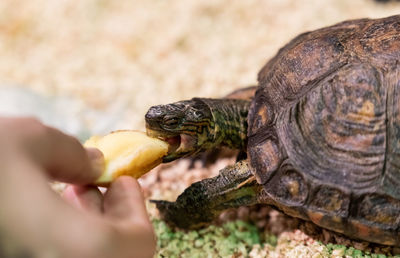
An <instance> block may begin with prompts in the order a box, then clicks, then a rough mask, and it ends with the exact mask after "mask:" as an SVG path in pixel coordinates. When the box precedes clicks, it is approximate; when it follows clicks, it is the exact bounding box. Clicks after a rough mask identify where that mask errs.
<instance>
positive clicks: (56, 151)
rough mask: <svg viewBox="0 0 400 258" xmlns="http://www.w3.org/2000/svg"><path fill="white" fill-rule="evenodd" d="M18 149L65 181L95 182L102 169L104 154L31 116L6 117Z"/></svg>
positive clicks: (48, 171) (49, 173)
mask: <svg viewBox="0 0 400 258" xmlns="http://www.w3.org/2000/svg"><path fill="white" fill-rule="evenodd" d="M8 123H11V124H12V125H11V126H9V127H11V128H9V130H13V128H14V131H15V133H14V134H16V138H18V139H19V143H20V145H21V149H22V150H23V151H25V152H28V155H29V157H30V158H32V159H33V161H34V162H35V163H36V164H38V165H40V166H41V167H43V168H45V169H44V171H45V172H47V174H48V175H49V176H50V177H52V178H54V179H56V180H60V181H63V182H67V183H74V184H88V183H92V182H94V181H95V180H96V179H97V178H99V176H100V175H101V173H102V171H103V166H104V158H103V156H102V153H101V152H100V151H99V150H96V149H90V150H85V148H84V147H83V146H82V145H81V144H80V142H79V141H78V140H77V139H76V138H74V137H72V136H69V135H66V134H64V133H63V132H61V131H59V130H57V129H55V128H52V127H48V126H46V125H43V124H42V123H40V122H39V121H37V120H35V119H31V118H22V119H21V118H19V119H12V120H11V121H8Z"/></svg>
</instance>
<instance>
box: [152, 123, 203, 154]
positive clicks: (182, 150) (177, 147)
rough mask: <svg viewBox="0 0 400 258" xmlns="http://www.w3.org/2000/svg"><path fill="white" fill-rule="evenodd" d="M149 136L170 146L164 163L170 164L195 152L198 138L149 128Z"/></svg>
mask: <svg viewBox="0 0 400 258" xmlns="http://www.w3.org/2000/svg"><path fill="white" fill-rule="evenodd" d="M146 131H147V135H148V136H150V137H156V138H159V139H161V140H163V141H165V142H167V143H168V144H169V149H168V154H167V156H165V157H164V162H169V161H172V160H175V159H178V158H181V157H184V156H187V155H189V154H191V153H193V152H195V146H196V143H197V138H196V137H194V136H191V135H188V134H178V135H176V134H175V135H174V134H170V133H168V132H161V131H156V130H152V129H149V128H147V130H146Z"/></svg>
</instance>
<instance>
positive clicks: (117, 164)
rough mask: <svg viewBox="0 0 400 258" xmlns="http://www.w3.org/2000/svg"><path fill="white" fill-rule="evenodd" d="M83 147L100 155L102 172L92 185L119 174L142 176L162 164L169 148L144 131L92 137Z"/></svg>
mask: <svg viewBox="0 0 400 258" xmlns="http://www.w3.org/2000/svg"><path fill="white" fill-rule="evenodd" d="M84 146H85V147H95V148H98V149H99V150H100V151H102V152H103V154H104V159H105V170H104V172H103V174H102V175H101V176H100V178H99V179H97V180H96V182H94V184H96V185H101V186H104V185H108V184H109V183H111V182H112V181H113V180H115V179H116V178H117V177H118V176H121V175H129V176H133V177H135V178H139V177H141V176H142V175H144V174H145V173H147V172H148V171H150V170H151V169H152V168H154V167H156V166H157V165H159V164H160V163H161V162H162V157H163V156H165V155H166V154H167V152H168V146H169V145H168V143H166V142H164V141H162V140H159V139H156V138H152V137H149V136H147V135H146V133H143V132H139V131H116V132H112V133H110V134H108V135H105V136H93V137H91V138H90V139H89V140H87V141H86V142H85V144H84Z"/></svg>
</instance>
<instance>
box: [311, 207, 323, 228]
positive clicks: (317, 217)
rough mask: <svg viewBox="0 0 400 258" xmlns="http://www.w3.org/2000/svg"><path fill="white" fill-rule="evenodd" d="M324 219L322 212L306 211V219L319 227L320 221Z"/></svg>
mask: <svg viewBox="0 0 400 258" xmlns="http://www.w3.org/2000/svg"><path fill="white" fill-rule="evenodd" d="M323 217H324V214H323V213H322V212H318V211H311V210H310V211H308V218H309V219H310V220H311V221H312V222H314V223H315V224H317V225H320V222H321V219H322V218H323Z"/></svg>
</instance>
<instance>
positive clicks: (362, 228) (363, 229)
mask: <svg viewBox="0 0 400 258" xmlns="http://www.w3.org/2000/svg"><path fill="white" fill-rule="evenodd" d="M351 223H352V224H353V226H354V227H355V228H356V229H357V233H358V235H360V236H363V237H367V236H370V235H371V233H372V232H371V228H370V227H368V226H366V225H364V224H362V223H360V222H358V221H354V220H353V221H352V222H351Z"/></svg>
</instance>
